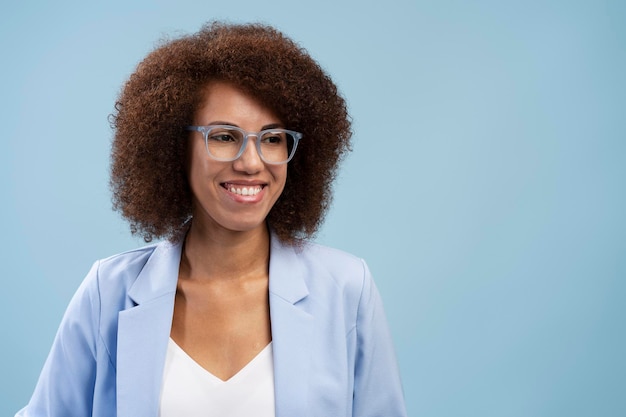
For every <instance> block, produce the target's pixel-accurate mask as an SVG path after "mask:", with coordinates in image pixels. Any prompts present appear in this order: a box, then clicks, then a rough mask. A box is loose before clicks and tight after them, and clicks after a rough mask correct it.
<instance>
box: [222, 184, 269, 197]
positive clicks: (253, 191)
mask: <svg viewBox="0 0 626 417" xmlns="http://www.w3.org/2000/svg"><path fill="white" fill-rule="evenodd" d="M262 189H263V187H261V186H260V185H257V186H255V187H241V188H238V187H235V186H234V185H230V184H229V185H228V191H230V192H231V193H233V194H239V195H250V196H253V195H257V194H258V193H260V192H261V190H262Z"/></svg>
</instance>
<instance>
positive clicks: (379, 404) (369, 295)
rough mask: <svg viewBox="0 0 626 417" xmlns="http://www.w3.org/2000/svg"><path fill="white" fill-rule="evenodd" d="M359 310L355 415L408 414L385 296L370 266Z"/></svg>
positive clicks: (386, 416) (390, 416)
mask: <svg viewBox="0 0 626 417" xmlns="http://www.w3.org/2000/svg"><path fill="white" fill-rule="evenodd" d="M363 266H364V271H365V276H364V282H363V290H362V292H361V298H360V301H359V308H358V313H357V324H356V332H357V352H356V358H355V360H356V363H355V376H354V399H353V416H354V417H406V409H405V403H404V395H403V392H402V385H401V381H400V374H399V370H398V365H397V361H396V356H395V352H394V348H393V344H392V339H391V333H390V331H389V327H388V325H387V319H386V317H385V312H384V310H383V305H382V300H381V298H380V294H379V293H378V290H377V288H376V286H375V285H374V281H373V280H372V277H371V274H370V271H369V268H368V267H367V265H366V264H365V262H363Z"/></svg>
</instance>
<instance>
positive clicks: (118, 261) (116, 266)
mask: <svg viewBox="0 0 626 417" xmlns="http://www.w3.org/2000/svg"><path fill="white" fill-rule="evenodd" d="M171 248H172V245H171V244H170V243H169V242H160V243H156V244H152V245H148V246H144V247H141V248H137V249H133V250H129V251H126V252H122V253H118V254H116V255H113V256H109V257H108V258H104V259H100V260H98V261H96V262H95V263H94V265H93V267H92V268H91V270H90V271H89V273H88V274H87V277H86V278H85V280H84V282H83V284H82V286H83V287H85V288H86V289H88V291H89V292H92V293H95V294H97V297H98V298H99V299H100V300H101V301H102V303H105V304H108V303H113V304H114V305H117V304H120V303H121V304H122V305H123V304H127V303H128V300H127V299H128V293H129V291H130V290H131V288H133V286H136V284H137V281H138V280H139V277H140V276H141V275H142V273H143V272H145V271H147V270H150V269H151V267H150V265H152V264H154V263H155V262H162V258H164V257H165V258H167V257H168V256H169V254H170V253H171V252H172V251H171ZM154 270H156V272H158V270H159V268H152V272H151V273H150V274H149V275H151V276H152V277H151V278H150V280H152V279H154V278H155V277H154V275H155V271H154Z"/></svg>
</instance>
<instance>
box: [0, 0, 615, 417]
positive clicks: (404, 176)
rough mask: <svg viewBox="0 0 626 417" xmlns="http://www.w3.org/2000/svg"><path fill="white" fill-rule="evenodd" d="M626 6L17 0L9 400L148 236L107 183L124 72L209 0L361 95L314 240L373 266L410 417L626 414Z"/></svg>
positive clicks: (8, 196)
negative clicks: (74, 300)
mask: <svg viewBox="0 0 626 417" xmlns="http://www.w3.org/2000/svg"><path fill="white" fill-rule="evenodd" d="M625 5H626V2H621V1H599V0H593V1H592V0H589V1H532V0H531V1H524V2H521V1H520V2H512V1H453V0H442V1H436V2H435V1H433V2H426V1H419V0H413V1H393V0H389V1H384V2H381V1H377V2H370V1H356V0H355V1H339V0H335V1H327V0H316V1H314V2H313V1H312V2H308V3H304V2H302V3H300V2H295V1H282V0H273V1H271V2H267V1H253V0H249V1H245V0H230V1H223V2H220V3H217V2H213V1H193V0H178V1H176V2H174V1H135V2H128V1H119V0H115V1H108V2H98V3H95V2H94V3H93V4H92V3H91V2H84V1H83V2H68V1H55V2H52V1H50V2H43V1H38V2H37V1H22V2H16V1H15V2H3V4H2V6H0V56H1V57H2V65H1V66H0V74H1V77H0V78H1V80H0V88H1V92H0V96H1V100H0V137H1V138H2V152H1V153H0V192H1V195H2V204H1V208H0V214H1V218H2V237H1V239H2V240H1V245H2V246H1V251H0V254H1V256H2V260H1V262H0V268H1V269H0V274H1V277H2V290H1V292H0V320H1V322H0V327H1V328H2V333H3V336H2V346H1V348H0V349H1V350H0V415H12V413H14V412H15V411H17V409H19V408H20V407H22V406H23V405H24V404H25V403H26V402H27V401H28V398H29V397H30V394H31V392H32V389H33V387H34V384H35V382H36V379H37V376H38V374H39V371H40V369H41V366H42V365H43V362H44V360H45V356H46V354H47V352H48V349H49V347H50V344H51V342H52V339H53V337H54V333H55V331H56V327H57V325H58V323H59V321H60V319H61V316H62V314H63V311H64V309H65V306H66V305H67V302H68V301H69V299H70V297H71V295H72V294H73V292H74V290H75V289H76V287H77V286H78V284H79V283H80V281H81V280H82V278H83V276H84V275H85V273H86V272H87V270H88V269H89V267H90V265H91V263H92V262H93V261H94V260H95V259H97V258H101V257H105V256H108V255H111V254H113V253H117V252H120V251H123V250H126V249H129V248H132V247H135V246H138V245H141V244H142V242H141V241H140V240H139V239H136V238H132V237H130V234H129V232H128V227H127V226H126V224H125V223H124V222H123V221H122V220H121V219H120V217H119V215H118V214H117V213H114V212H112V211H111V201H110V194H109V191H108V182H107V181H108V164H109V156H108V153H109V146H110V140H111V136H112V132H111V130H110V128H109V125H108V121H107V116H108V115H109V114H110V113H111V112H112V109H113V104H114V100H115V98H116V96H117V94H118V92H119V89H120V87H121V85H122V83H123V82H124V80H125V79H126V78H127V77H128V76H129V75H130V73H131V72H132V71H133V69H134V67H135V65H136V64H137V63H138V62H139V61H140V60H141V59H142V57H143V56H145V54H146V53H148V52H149V51H150V50H151V49H152V48H153V47H154V46H155V44H156V42H157V41H158V39H160V38H163V37H167V36H176V35H179V34H183V33H188V32H192V31H195V30H197V29H198V28H199V27H200V26H201V24H202V23H203V22H205V21H207V20H209V19H213V18H217V19H229V20H231V21H237V22H238V21H263V22H266V23H270V24H273V25H275V26H277V27H278V28H279V29H281V30H283V31H285V32H286V33H287V34H288V35H289V36H291V37H292V38H294V39H295V40H297V41H298V42H300V43H301V44H302V45H303V46H304V47H305V48H307V49H308V51H309V52H310V53H311V54H312V56H313V57H314V58H315V59H317V60H318V61H319V62H320V63H321V64H322V66H323V67H324V68H326V69H327V71H328V72H329V73H330V74H331V76H332V77H333V78H334V79H335V81H336V82H337V84H338V85H339V87H340V89H341V91H342V93H343V94H344V95H345V97H346V98H347V100H348V103H349V105H350V111H351V114H352V116H353V118H354V129H355V138H354V152H353V153H352V154H351V156H350V157H349V158H348V159H347V160H346V162H345V164H344V166H343V168H342V170H341V173H340V175H339V178H338V181H337V184H336V187H335V191H336V193H335V200H334V205H333V207H332V210H331V211H330V213H329V215H328V218H327V221H326V223H325V226H324V228H323V230H322V231H321V233H320V235H319V237H318V240H319V241H320V242H323V243H326V244H329V245H331V246H335V247H338V248H341V249H344V250H346V251H349V252H353V253H355V254H357V255H359V256H362V257H364V258H365V259H366V260H367V261H368V263H369V264H370V267H371V269H372V271H373V272H374V275H375V278H376V280H377V283H378V286H379V288H380V291H381V293H382V295H383V298H384V301H385V305H386V309H387V314H388V319H389V322H390V325H391V327H392V331H393V335H394V339H395V343H396V347H397V352H398V358H399V363H400V368H401V372H402V377H403V380H404V386H405V392H406V399H407V406H408V409H409V413H410V414H411V415H414V416H418V415H424V416H437V417H444V416H483V417H484V416H520V417H521V416H624V415H626V395H625V393H626V358H625V356H626V355H625V352H626V321H625V319H626V314H625V307H624V305H625V302H624V299H625V296H626V284H625V278H626V260H625V255H626V250H625V249H626V234H625V232H626V221H624V213H625V209H626V196H625V187H624V184H625V180H626V76H625V74H626V29H625V28H626V6H625ZM155 169H158V167H155ZM381 389H384V387H381Z"/></svg>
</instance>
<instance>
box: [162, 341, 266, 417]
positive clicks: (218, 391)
mask: <svg viewBox="0 0 626 417" xmlns="http://www.w3.org/2000/svg"><path fill="white" fill-rule="evenodd" d="M180 416H185V417H213V416H216V417H218V416H219V417H250V416H255V417H275V410H274V360H273V357H272V342H270V343H269V344H268V345H267V346H266V347H265V348H264V349H263V350H262V351H261V352H260V353H259V354H258V355H257V356H255V357H254V359H252V360H251V361H250V362H248V364H247V365H246V366H244V367H243V368H242V369H241V370H240V371H239V372H237V374H235V375H233V376H232V377H231V378H230V379H229V380H227V381H223V380H221V379H219V378H218V377H216V376H215V375H213V374H212V373H210V372H209V371H207V370H206V369H204V368H203V367H202V366H200V365H199V364H198V363H197V362H196V361H194V360H193V359H192V358H191V357H190V356H189V355H187V353H186V352H185V351H184V350H183V349H181V347H180V346H178V345H177V344H176V343H175V342H174V341H173V340H172V339H171V338H170V341H169V344H168V347H167V356H166V358H165V369H164V371H163V386H162V388H161V402H160V407H159V417H180Z"/></svg>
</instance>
